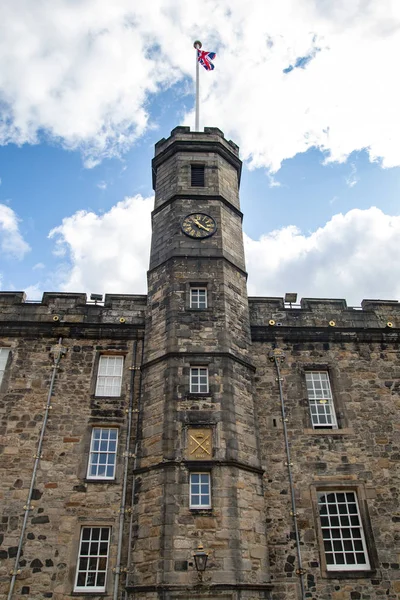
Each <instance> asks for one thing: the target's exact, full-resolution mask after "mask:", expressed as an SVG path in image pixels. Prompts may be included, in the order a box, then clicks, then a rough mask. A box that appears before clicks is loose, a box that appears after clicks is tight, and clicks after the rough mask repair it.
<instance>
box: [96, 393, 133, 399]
mask: <svg viewBox="0 0 400 600" xmlns="http://www.w3.org/2000/svg"><path fill="white" fill-rule="evenodd" d="M124 397H125V396H124V394H120V395H119V396H96V394H92V395H91V398H93V400H115V399H121V398H124Z"/></svg>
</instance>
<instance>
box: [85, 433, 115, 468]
mask: <svg viewBox="0 0 400 600" xmlns="http://www.w3.org/2000/svg"><path fill="white" fill-rule="evenodd" d="M117 444H118V429H106V428H105V427H95V428H94V429H93V430H92V439H91V442H90V454H89V466H88V472H87V477H88V479H114V478H115V463H116V457H117Z"/></svg>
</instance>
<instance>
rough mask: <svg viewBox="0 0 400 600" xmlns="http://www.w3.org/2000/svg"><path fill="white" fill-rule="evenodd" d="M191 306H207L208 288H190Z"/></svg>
mask: <svg viewBox="0 0 400 600" xmlns="http://www.w3.org/2000/svg"><path fill="white" fill-rule="evenodd" d="M190 308H207V288H205V287H203V288H194V287H193V288H190Z"/></svg>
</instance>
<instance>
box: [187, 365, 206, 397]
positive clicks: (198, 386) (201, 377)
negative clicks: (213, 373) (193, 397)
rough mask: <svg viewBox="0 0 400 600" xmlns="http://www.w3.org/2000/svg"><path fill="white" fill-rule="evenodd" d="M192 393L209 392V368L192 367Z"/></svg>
mask: <svg viewBox="0 0 400 600" xmlns="http://www.w3.org/2000/svg"><path fill="white" fill-rule="evenodd" d="M190 393H191V394H208V368H207V367H191V368H190Z"/></svg>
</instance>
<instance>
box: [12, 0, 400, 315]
mask: <svg viewBox="0 0 400 600" xmlns="http://www.w3.org/2000/svg"><path fill="white" fill-rule="evenodd" d="M18 4H20V5H25V9H26V10H25V11H24V10H22V9H23V8H24V6H18V7H16V8H15V9H13V8H12V7H10V6H9V7H7V8H6V9H5V8H0V13H1V12H2V13H3V14H0V17H2V18H0V22H2V23H3V24H4V25H3V26H2V25H0V35H1V33H2V31H1V28H2V27H3V28H4V31H3V34H4V37H5V40H6V42H7V41H8V42H9V43H8V44H5V45H3V46H2V47H1V48H0V55H1V53H3V57H1V58H2V59H3V60H2V61H1V63H0V64H2V65H3V67H1V68H0V106H1V111H0V114H1V117H0V143H1V145H0V178H1V185H0V248H1V254H0V287H1V288H2V289H3V290H4V289H18V290H26V291H27V292H28V296H29V297H30V298H40V296H41V293H42V292H43V291H50V290H62V291H64V290H69V291H86V292H88V293H90V292H98V293H105V292H121V293H144V292H145V291H146V284H145V272H146V268H147V260H148V250H149V239H150V224H149V216H150V210H151V206H152V194H153V191H152V188H151V168H150V167H151V158H152V156H153V152H154V144H155V142H156V141H157V140H158V139H160V138H161V137H167V136H168V135H169V132H170V130H171V129H172V128H173V127H174V126H176V125H177V124H189V125H191V124H193V121H194V118H193V104H194V96H193V78H192V75H193V74H194V62H193V59H194V56H193V53H194V51H193V49H192V47H191V40H192V38H193V39H195V38H196V37H199V38H201V39H203V40H205V41H204V42H203V46H204V48H206V49H209V50H216V51H217V58H216V59H215V61H214V63H215V70H214V71H213V72H212V73H207V72H205V71H204V72H202V73H201V82H202V121H203V122H202V125H208V126H217V127H220V128H221V129H222V130H223V131H224V132H225V134H226V137H228V138H232V139H234V141H236V142H237V143H238V144H239V145H240V147H241V151H242V158H243V159H244V170H243V176H242V186H241V204H242V210H243V212H244V214H245V221H244V231H245V248H246V256H247V263H248V270H249V292H250V293H251V294H260V295H261V294H262V295H283V294H284V293H285V292H287V291H296V292H298V293H299V296H300V297H301V296H303V297H304V296H329V297H333V296H334V297H344V298H347V299H348V301H349V304H352V305H357V304H359V303H360V301H361V300H362V299H363V298H365V297H386V298H397V297H398V296H399V295H400V284H399V283H398V281H400V277H399V276H400V272H399V271H400V267H399V266H398V264H400V261H399V249H398V239H399V234H400V216H399V190H400V150H398V148H397V146H398V144H397V139H398V136H397V133H399V123H398V118H397V112H398V108H397V107H398V105H399V104H400V98H399V92H398V91H397V88H396V86H395V85H394V84H393V79H394V78H393V76H392V72H391V61H392V59H393V57H394V56H397V55H398V54H394V51H395V50H399V48H400V35H399V34H398V33H397V30H396V29H395V28H390V27H389V26H388V21H387V19H386V17H385V10H384V9H385V7H382V3H379V4H378V3H374V2H371V3H370V4H369V10H367V11H365V10H364V11H362V12H357V11H358V10H359V9H357V6H358V3H356V2H354V3H351V2H350V3H343V4H341V3H340V2H338V4H337V6H338V7H339V8H337V10H336V12H335V11H333V10H330V11H327V9H326V6H325V5H324V4H321V5H319V4H318V3H317V4H316V5H314V4H313V3H311V2H308V1H306V0H303V1H301V2H294V0H293V2H291V1H290V0H287V1H286V2H284V3H282V5H281V7H280V9H277V8H276V7H275V8H274V7H273V5H272V3H265V2H259V1H258V0H253V2H250V5H249V6H250V10H249V12H248V13H247V14H245V13H244V12H243V7H242V6H241V4H240V3H239V2H235V1H234V2H231V3H229V6H228V3H226V2H225V1H222V0H217V1H216V2H214V3H213V6H214V12H213V15H212V16H210V15H208V16H207V17H204V15H202V16H201V17H200V16H199V14H197V11H196V8H194V7H193V8H188V7H187V6H186V5H184V4H182V3H181V2H179V1H178V0H170V1H168V2H164V3H161V4H160V3H159V2H155V3H154V6H151V7H149V8H146V7H143V8H141V9H138V10H139V12H138V14H132V9H131V7H130V6H129V3H128V2H125V1H124V0H120V1H117V2H116V3H115V6H114V8H115V10H114V12H112V11H111V13H110V8H109V6H108V5H107V3H106V2H102V1H101V0H87V1H85V0H82V2H81V3H76V4H75V5H74V7H72V6H71V5H70V4H68V3H67V2H63V1H61V0H60V2H59V4H58V6H57V8H56V9H54V8H53V9H52V7H51V3H48V2H42V3H40V4H39V5H37V8H33V9H32V5H31V4H29V3H27V2H24V0H21V1H20V2H19V3H18ZM384 4H385V3H384ZM156 5H159V6H158V8H159V9H160V7H163V8H165V7H166V6H167V7H168V9H165V10H159V11H158V12H157V6H156ZM228 8H229V13H228V12H227V11H228ZM339 9H340V10H339ZM279 11H280V12H279ZM324 11H325V12H324ZM392 11H393V12H394V9H392ZM205 12H207V11H205ZM133 17H135V18H133ZM261 17H262V18H261ZM396 19H397V20H398V21H399V23H400V15H399V14H397V15H395V14H392V17H391V22H395V21H396ZM199 20H200V21H201V20H202V21H203V22H202V23H199V22H198V21H199ZM49 22H50V23H51V24H52V28H50V30H51V32H50V33H49V28H48V26H47V25H48V23H49ZM127 22H128V23H129V26H127V25H126V23H127ZM222 22H223V23H224V24H225V27H224V29H221V27H220V24H221V23H222ZM261 22H262V23H266V25H264V24H263V25H262V26H261V25H260V23H261ZM132 23H134V25H132ZM343 23H346V27H343ZM46 24H47V25H46ZM199 27H200V28H201V31H199ZM185 28H186V29H185ZM10 29H11V30H14V31H15V30H16V29H18V30H19V32H20V36H21V37H20V39H19V40H18V39H11V37H8V36H9V33H8V32H9V30H10ZM310 31H311V32H312V34H310ZM221 32H222V33H221ZM195 33H196V35H195ZM230 36H231V37H232V36H233V37H234V38H235V44H234V47H233V49H232V48H231V47H230V42H229V40H230ZM88 40H91V43H90V45H89V46H88ZM149 40H150V41H149ZM6 46H7V47H6ZM88 48H89V49H88ZM366 52H370V53H371V54H370V55H366ZM144 55H145V59H144V58H143V56H144ZM360 57H363V61H362V62H360ZM372 57H373V58H372ZM241 61H242V62H241ZM365 63H367V64H368V67H369V69H368V70H367V69H366V68H365ZM132 65H134V67H135V68H133V67H132ZM290 65H292V66H293V69H290V70H289V69H288V67H289V66H290ZM249 90H250V91H251V92H250V93H249ZM383 90H386V92H385V93H383ZM395 117H396V118H395ZM374 207H375V208H374ZM50 232H52V234H50Z"/></svg>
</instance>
